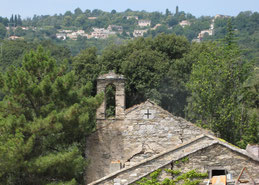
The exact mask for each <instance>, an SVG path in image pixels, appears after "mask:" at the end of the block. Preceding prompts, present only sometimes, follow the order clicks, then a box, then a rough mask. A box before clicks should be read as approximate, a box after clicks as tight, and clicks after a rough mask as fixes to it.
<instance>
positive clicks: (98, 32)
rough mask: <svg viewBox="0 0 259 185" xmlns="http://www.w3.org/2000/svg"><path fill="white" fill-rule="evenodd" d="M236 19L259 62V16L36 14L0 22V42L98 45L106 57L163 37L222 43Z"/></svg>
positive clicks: (240, 36)
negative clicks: (130, 43)
mask: <svg viewBox="0 0 259 185" xmlns="http://www.w3.org/2000/svg"><path fill="white" fill-rule="evenodd" d="M228 19H231V21H232V25H233V29H234V30H235V35H236V37H237V42H238V43H239V45H240V47H241V48H243V49H245V54H246V56H247V57H248V58H249V59H252V58H253V59H256V60H257V59H258V57H259V52H258V48H259V37H258V35H259V33H258V30H259V13H258V12H250V11H247V12H240V13H239V14H238V15H237V16H235V17H230V16H226V15H215V16H214V17H210V16H201V17H198V18H196V17H195V16H193V15H192V14H190V13H185V12H184V11H179V8H178V7H176V10H175V12H170V11H169V10H168V9H167V10H166V11H165V13H161V12H146V11H132V10H130V9H128V10H126V11H124V12H116V11H115V10H113V11H111V12H104V11H102V10H98V9H95V10H93V11H91V10H85V11H82V10H81V9H80V8H77V9H75V10H74V12H71V11H67V12H65V13H64V14H59V15H57V14H55V15H53V16H50V15H44V16H43V15H42V16H37V15H35V16H34V17H33V18H27V19H22V18H21V16H19V15H14V16H12V17H11V18H10V19H8V18H2V17H0V38H2V39H7V38H9V39H12V40H17V39H23V40H25V41H42V40H52V41H53V42H55V43H56V44H58V45H60V46H66V47H68V48H69V49H70V51H71V53H72V55H76V54H77V53H78V52H79V51H80V50H81V49H86V48H88V47H92V46H95V47H97V48H98V52H99V54H100V52H101V51H102V50H103V49H104V48H105V47H106V46H107V45H109V44H111V43H115V44H121V43H123V42H124V41H125V40H129V39H132V38H135V37H142V36H143V37H149V36H151V37H155V36H156V35H157V34H159V33H167V34H170V33H175V34H176V35H183V36H185V37H187V39H188V40H189V41H197V42H201V41H204V40H219V39H222V38H223V37H224V35H225V34H226V25H227V21H228Z"/></svg>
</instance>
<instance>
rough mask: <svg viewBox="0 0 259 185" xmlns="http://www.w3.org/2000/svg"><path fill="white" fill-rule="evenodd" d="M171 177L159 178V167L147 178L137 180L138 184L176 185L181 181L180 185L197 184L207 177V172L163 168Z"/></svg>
mask: <svg viewBox="0 0 259 185" xmlns="http://www.w3.org/2000/svg"><path fill="white" fill-rule="evenodd" d="M164 171H165V172H166V173H168V174H169V175H170V176H172V179H171V178H164V179H161V178H160V175H161V172H162V170H161V169H159V170H157V171H155V172H153V173H151V174H150V175H149V177H148V178H146V177H144V178H142V179H141V180H140V181H138V182H137V184H139V185H176V184H179V183H181V184H182V185H198V184H200V182H201V180H202V179H204V178H205V177H208V174H207V173H199V172H197V171H196V170H190V171H188V172H185V173H182V172H181V171H180V170H171V169H165V170H164Z"/></svg>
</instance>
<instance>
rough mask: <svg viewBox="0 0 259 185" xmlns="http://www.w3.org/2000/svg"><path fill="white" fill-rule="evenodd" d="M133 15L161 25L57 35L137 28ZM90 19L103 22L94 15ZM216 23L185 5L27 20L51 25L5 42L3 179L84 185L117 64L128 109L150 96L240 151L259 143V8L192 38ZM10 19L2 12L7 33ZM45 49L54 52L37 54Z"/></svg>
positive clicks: (0, 88)
mask: <svg viewBox="0 0 259 185" xmlns="http://www.w3.org/2000/svg"><path fill="white" fill-rule="evenodd" d="M127 15H137V16H139V18H140V19H151V21H152V24H153V25H152V26H154V25H155V24H157V23H162V25H161V26H160V27H158V29H156V30H149V31H148V32H147V33H146V35H145V36H147V37H142V38H137V39H129V38H130V37H128V36H125V37H122V36H120V35H114V36H113V37H110V38H108V39H104V40H96V39H85V38H79V39H78V40H76V41H74V40H66V41H61V40H57V39H56V38H54V37H52V36H53V35H55V33H56V31H57V29H60V28H64V29H65V28H67V29H77V28H80V29H85V30H86V31H87V30H90V29H91V27H93V26H95V27H107V26H108V25H109V24H117V25H122V26H123V28H124V29H125V30H127V31H129V32H132V30H134V29H135V28H137V27H136V21H135V20H134V19H129V20H127V19H126V18H125V16H127ZM91 16H96V17H98V19H95V20H88V19H86V18H87V17H91ZM185 19H187V20H190V21H191V22H192V24H191V25H190V26H186V27H184V28H183V27H181V26H179V25H178V23H179V21H181V20H185ZM211 19H212V18H211V17H201V18H198V19H196V18H195V17H193V16H192V15H190V14H185V13H184V12H179V10H178V9H177V11H176V13H175V14H172V13H171V12H170V11H169V10H167V11H166V13H165V14H162V13H158V12H153V13H148V12H144V11H142V12H134V11H131V10H127V11H125V12H121V13H117V12H116V11H112V12H111V13H107V12H103V11H100V10H93V11H90V10H86V11H85V12H82V11H81V10H80V9H76V10H75V12H74V13H72V12H66V13H65V14H64V15H54V16H34V17H33V18H32V19H27V20H22V22H21V21H20V22H19V24H20V25H21V24H22V25H23V26H37V27H38V28H42V29H39V30H37V29H36V30H33V29H31V30H28V31H26V32H24V30H21V29H20V30H19V29H18V28H17V29H16V31H17V33H19V34H20V35H21V36H23V37H24V40H6V39H5V40H0V47H1V53H0V70H1V75H0V167H1V168H0V184H58V183H61V184H76V183H78V184H83V173H84V167H85V165H86V160H85V156H84V149H85V136H86V135H87V134H89V133H91V132H92V131H93V130H94V129H95V120H94V118H95V110H96V108H97V107H98V105H99V104H100V102H101V99H102V98H101V96H102V95H96V79H97V77H98V76H99V75H100V74H104V73H107V72H108V71H110V70H114V71H115V72H116V73H118V74H123V75H124V76H125V77H126V84H125V87H126V106H127V108H128V107H131V106H132V105H135V104H138V103H141V102H143V101H145V100H146V99H151V100H153V101H155V102H157V103H158V104H159V105H161V106H162V107H163V108H164V109H166V110H168V111H169V112H171V113H173V114H174V115H176V116H182V117H186V118H187V119H189V120H191V121H192V122H194V123H196V124H197V125H200V126H202V127H205V128H209V129H211V130H213V131H214V132H215V133H217V134H219V135H220V137H222V138H223V139H225V140H227V141H229V142H231V143H233V144H236V145H239V146H240V147H245V146H246V145H247V144H248V143H259V120H258V119H259V117H258V115H259V81H258V79H259V78H258V74H259V70H258V58H257V57H258V56H257V55H258V47H259V45H258V41H259V40H258V39H257V34H258V33H257V32H258V31H257V30H258V29H257V28H258V25H259V23H258V22H257V21H258V13H251V12H242V13H240V14H239V15H238V16H237V17H233V18H231V20H232V21H231V22H232V24H230V22H229V21H227V19H225V18H217V19H216V20H215V35H214V36H206V37H205V38H204V42H201V43H195V42H192V43H191V42H190V40H192V39H193V37H196V35H197V33H198V32H199V31H201V29H207V28H209V26H210V23H211ZM13 21H14V22H15V16H14V17H13ZM16 21H17V23H18V16H17V20H16ZM10 22H11V20H9V19H6V18H1V17H0V39H1V38H5V37H6V35H7V34H8V33H9V32H8V31H7V29H6V26H7V25H8V23H10ZM89 25H90V26H89ZM227 25H228V26H227ZM81 26H82V27H83V28H81ZM170 27H172V28H170ZM236 29H237V30H236ZM161 33H162V34H161ZM166 33H168V34H166ZM175 33H176V34H175ZM177 34H178V35H177ZM183 35H185V36H187V38H186V37H184V36H183ZM234 35H235V36H238V37H235V36H234ZM245 38H248V39H245ZM46 39H47V40H46ZM48 39H52V41H50V40H48ZM215 39H220V40H218V41H217V42H215V41H213V40H215ZM206 40H209V41H206ZM250 44H251V47H250ZM39 45H42V46H43V47H44V48H47V50H49V51H48V52H45V49H42V48H41V47H40V48H39V49H38V50H37V51H30V50H32V49H33V50H36V48H38V46H39ZM93 46H95V47H93ZM106 46H107V47H106ZM104 48H105V49H104ZM240 48H241V49H240ZM243 48H246V50H243ZM29 51H30V52H29ZM251 59H253V60H251ZM105 93H107V94H109V95H110V96H109V97H110V98H108V99H107V101H108V109H107V111H108V112H106V114H107V115H108V116H114V106H115V104H114V101H115V100H114V88H113V87H112V86H111V88H107V91H106V92H105ZM146 182H149V180H147V181H145V182H143V183H146Z"/></svg>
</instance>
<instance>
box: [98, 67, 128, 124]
mask: <svg viewBox="0 0 259 185" xmlns="http://www.w3.org/2000/svg"><path fill="white" fill-rule="evenodd" d="M109 85H113V86H115V89H116V91H115V119H124V116H125V87H124V86H125V78H124V76H123V75H118V74H115V73H114V72H113V71H110V72H109V73H107V74H104V75H101V76H99V77H98V78H97V93H100V92H104V93H105V90H106V88H107V86H109ZM106 99H107V98H106V97H104V102H103V103H102V104H101V106H100V107H99V108H98V109H97V112H96V119H97V120H100V119H101V120H103V119H108V118H107V115H106Z"/></svg>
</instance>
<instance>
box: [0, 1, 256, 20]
mask: <svg viewBox="0 0 259 185" xmlns="http://www.w3.org/2000/svg"><path fill="white" fill-rule="evenodd" d="M176 6H178V7H179V11H184V12H186V13H191V14H193V15H194V16H196V17H200V16H202V15H205V16H214V15H216V14H223V15H231V16H236V15H238V13H240V12H241V11H247V10H250V11H253V12H255V11H256V12H259V0H11V1H7V0H0V16H2V17H8V18H9V17H10V16H11V15H12V14H20V15H21V16H22V18H26V17H32V16H33V15H35V14H36V15H54V14H60V13H62V14H64V13H65V12H66V11H68V10H70V11H72V12H73V11H74V10H75V9H76V8H78V7H79V8H80V9H81V10H82V11H85V10H86V9H90V10H93V9H101V10H103V11H109V12H110V11H111V10H113V9H115V10H116V11H117V12H121V11H125V10H126V9H128V8H129V9H131V10H145V11H147V12H152V11H158V12H165V10H166V9H167V8H168V9H169V10H170V11H171V12H175V7H176Z"/></svg>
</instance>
